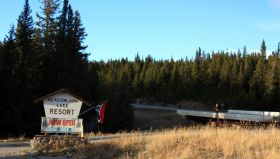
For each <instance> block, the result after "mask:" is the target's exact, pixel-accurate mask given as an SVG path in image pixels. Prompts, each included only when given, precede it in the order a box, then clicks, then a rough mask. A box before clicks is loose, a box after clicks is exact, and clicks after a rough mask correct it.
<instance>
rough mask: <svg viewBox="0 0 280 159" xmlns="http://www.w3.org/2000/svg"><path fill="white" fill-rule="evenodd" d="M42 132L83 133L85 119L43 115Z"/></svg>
mask: <svg viewBox="0 0 280 159" xmlns="http://www.w3.org/2000/svg"><path fill="white" fill-rule="evenodd" d="M41 132H42V133H69V134H77V133H83V119H78V118H69V119H66V118H46V117H42V122H41Z"/></svg>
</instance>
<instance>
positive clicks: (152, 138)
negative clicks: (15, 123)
mask: <svg viewBox="0 0 280 159" xmlns="http://www.w3.org/2000/svg"><path fill="white" fill-rule="evenodd" d="M76 153H77V156H78V158H97V159H98V158H100V159H101V158H102V159H103V158H105V159H106V158H107V159H111V158H126V159H130V158H137V159H147V158H150V159H164V158H176V159H183V158H194V159H196V158H228V159H231V158H246V159H250V158H252V159H258V158H273V159H274V158H279V155H280V130H278V129H275V128H270V129H259V128H256V129H242V128H239V129H236V128H217V129H216V128H211V127H192V128H179V129H178V128H177V129H172V130H166V131H159V132H156V133H152V134H150V135H141V133H139V132H134V133H131V134H129V133H126V134H125V135H123V136H122V137H120V138H117V139H112V140H110V141H99V142H96V143H94V144H90V145H87V146H83V147H80V148H79V149H77V150H76Z"/></svg>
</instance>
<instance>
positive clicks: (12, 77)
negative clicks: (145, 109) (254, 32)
mask: <svg viewBox="0 0 280 159" xmlns="http://www.w3.org/2000/svg"><path fill="white" fill-rule="evenodd" d="M41 8H42V10H41V12H40V13H37V18H36V19H38V20H37V21H34V20H33V17H32V16H31V8H30V6H29V4H28V0H26V1H25V5H24V8H23V11H22V13H21V14H20V15H19V17H18V19H17V24H16V25H15V26H13V25H12V26H11V28H10V31H9V32H8V33H7V34H6V38H5V39H3V41H1V42H0V77H1V78H0V83H1V85H0V90H1V91H0V118H1V120H0V129H1V131H0V136H7V135H18V134H24V133H25V134H34V133H38V132H39V131H40V120H41V116H44V112H43V106H42V103H39V104H35V103H34V102H33V101H34V100H35V99H37V98H39V97H41V96H44V95H46V94H48V93H51V92H53V91H56V90H58V89H61V88H66V89H69V90H70V91H71V92H73V93H75V94H77V95H79V96H81V97H82V98H84V99H86V100H87V101H90V102H92V103H93V104H96V103H98V102H101V101H102V100H105V99H109V101H110V102H109V105H108V109H107V111H106V114H105V116H106V117H105V124H104V125H103V126H102V130H104V131H117V130H123V129H131V128H132V124H133V115H132V111H131V110H130V109H129V106H128V104H129V103H131V102H135V101H136V100H137V99H141V100H142V101H145V102H150V103H155V102H157V103H174V104H176V103H178V102H179V101H182V100H193V101H201V102H205V103H207V104H214V103H216V102H218V103H225V104H226V106H227V107H231V108H238V109H251V110H275V111H280V107H279V106H280V105H279V104H280V81H279V80H280V52H279V51H280V49H279V47H278V49H277V50H276V51H274V52H272V54H270V55H268V54H267V51H266V45H265V41H264V40H263V41H262V43H261V44H260V51H256V52H253V53H248V52H247V51H246V47H244V48H243V49H242V51H240V50H238V51H237V52H227V51H217V52H212V53H205V52H204V51H203V50H201V49H200V48H198V49H197V51H196V54H195V57H194V58H191V59H188V58H182V59H181V60H173V59H167V60H155V59H153V57H152V56H147V57H140V56H139V55H138V54H137V55H136V56H135V59H134V60H128V59H127V58H123V59H119V60H109V61H106V62H104V61H94V60H92V61H90V60H88V55H89V54H88V53H86V51H85V49H86V46H85V45H84V44H83V41H84V39H85V37H86V32H85V28H84V27H83V25H82V22H81V18H80V15H79V12H78V11H73V10H72V8H71V5H70V4H69V2H68V0H64V1H63V3H61V4H60V2H59V1H58V0H42V4H41ZM276 48H277V46H276ZM93 57H94V56H93ZM93 115H94V114H93V113H92V114H90V113H88V114H86V115H85V116H84V118H89V119H90V118H91V116H93Z"/></svg>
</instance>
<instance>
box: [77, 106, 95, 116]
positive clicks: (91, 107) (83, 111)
mask: <svg viewBox="0 0 280 159" xmlns="http://www.w3.org/2000/svg"><path fill="white" fill-rule="evenodd" d="M93 108H95V106H93V107H91V108H89V109H88V110H85V111H83V112H82V113H80V114H79V116H80V115H82V114H84V113H86V112H88V111H90V110H91V109H93Z"/></svg>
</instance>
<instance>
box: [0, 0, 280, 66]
mask: <svg viewBox="0 0 280 159" xmlns="http://www.w3.org/2000/svg"><path fill="white" fill-rule="evenodd" d="M70 3H71V5H72V8H73V9H75V10H78V11H79V12H80V13H81V18H82V22H83V24H84V26H85V28H86V32H87V34H88V36H87V38H86V40H85V44H86V45H88V49H87V52H89V53H90V54H91V55H90V60H98V61H99V60H101V59H103V60H105V61H106V60H108V59H119V58H122V57H128V58H129V59H134V57H135V55H136V53H137V52H138V53H139V55H140V56H143V57H145V56H147V55H148V54H151V55H152V56H153V57H154V58H156V59H168V58H171V57H173V58H174V59H180V58H185V57H186V56H188V57H189V58H192V57H193V56H194V54H195V51H196V49H197V48H198V47H201V48H202V49H203V50H205V51H206V52H212V51H213V50H215V51H216V50H227V49H228V50H237V49H238V48H240V49H242V48H243V46H244V45H246V47H247V50H248V51H250V50H251V51H252V50H259V48H260V44H261V41H262V39H265V41H266V44H267V48H268V50H270V51H272V50H276V48H277V43H278V42H280V0H70ZM23 4H24V0H1V5H0V26H1V27H0V39H1V40H3V38H4V36H5V35H6V34H7V32H8V30H9V26H10V24H16V20H17V17H18V15H19V14H20V12H21V11H22V9H23ZM30 5H31V9H32V11H33V12H32V13H33V15H35V13H36V12H40V3H39V2H38V0H30ZM33 18H34V20H35V21H36V17H35V16H34V17H33Z"/></svg>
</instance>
